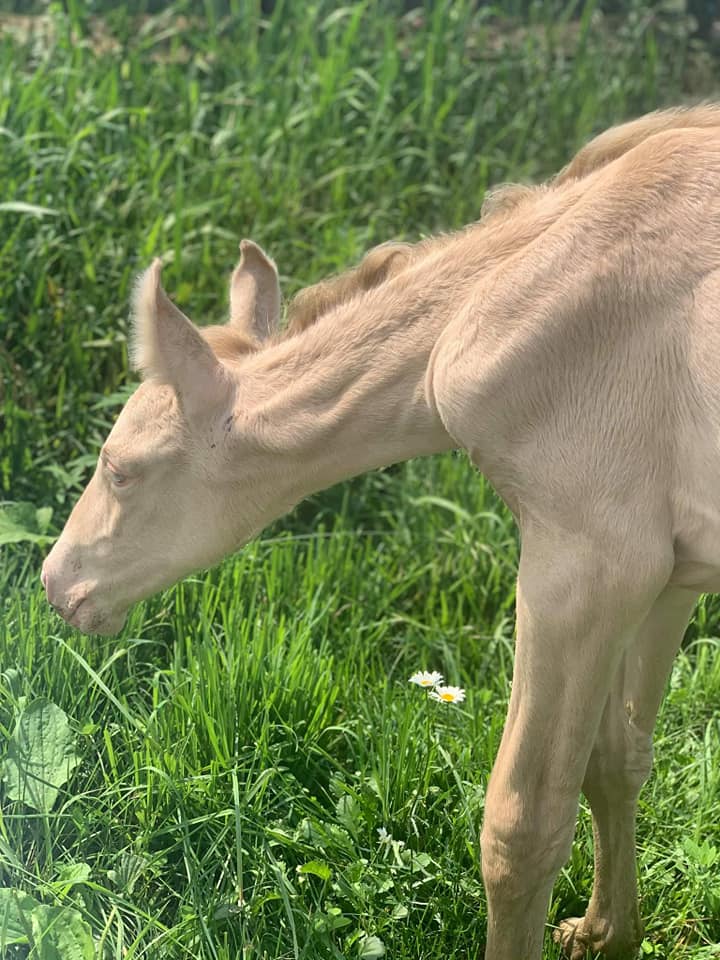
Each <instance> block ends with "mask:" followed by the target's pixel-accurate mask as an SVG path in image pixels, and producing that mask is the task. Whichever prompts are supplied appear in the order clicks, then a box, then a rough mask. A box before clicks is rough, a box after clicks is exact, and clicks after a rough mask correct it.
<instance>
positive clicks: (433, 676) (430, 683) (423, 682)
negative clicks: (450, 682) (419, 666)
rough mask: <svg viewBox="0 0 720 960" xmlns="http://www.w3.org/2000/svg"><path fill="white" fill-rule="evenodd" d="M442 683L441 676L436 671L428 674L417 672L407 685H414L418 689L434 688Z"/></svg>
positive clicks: (424, 671)
mask: <svg viewBox="0 0 720 960" xmlns="http://www.w3.org/2000/svg"><path fill="white" fill-rule="evenodd" d="M442 682H443V675H442V674H441V673H438V672H437V670H433V671H432V672H430V671H429V670H418V672H417V673H414V674H413V675H412V676H411V677H410V679H409V680H408V683H416V684H417V685H418V686H419V687H436V686H437V685H438V684H439V683H442Z"/></svg>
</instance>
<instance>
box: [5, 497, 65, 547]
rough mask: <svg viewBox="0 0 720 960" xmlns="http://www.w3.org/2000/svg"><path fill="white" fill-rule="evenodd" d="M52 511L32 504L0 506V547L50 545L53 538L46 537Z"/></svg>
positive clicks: (22, 503) (6, 504)
mask: <svg viewBox="0 0 720 960" xmlns="http://www.w3.org/2000/svg"><path fill="white" fill-rule="evenodd" d="M51 516H52V509H51V508H50V507H40V508H39V509H38V508H36V507H35V505H34V504H32V503H24V502H21V503H3V504H1V505H0V546H2V545H3V544H5V543H19V542H20V541H21V540H30V541H31V542H32V543H40V544H43V543H51V542H52V541H53V540H54V539H55V537H51V536H48V534H47V529H48V526H49V524H50V518H51Z"/></svg>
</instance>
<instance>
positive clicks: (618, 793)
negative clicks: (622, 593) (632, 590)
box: [555, 587, 697, 960]
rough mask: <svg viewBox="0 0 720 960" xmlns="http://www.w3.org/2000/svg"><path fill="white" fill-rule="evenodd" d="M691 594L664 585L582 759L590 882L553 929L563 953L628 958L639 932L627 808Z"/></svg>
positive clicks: (647, 753) (631, 820)
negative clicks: (583, 903)
mask: <svg viewBox="0 0 720 960" xmlns="http://www.w3.org/2000/svg"><path fill="white" fill-rule="evenodd" d="M696 600H697V595H696V594H694V593H691V592H689V591H687V590H681V589H678V588H675V587H667V588H666V589H665V590H664V591H663V593H662V594H661V595H660V596H659V597H658V599H657V601H656V602H655V604H654V606H653V607H652V609H651V610H650V612H649V614H648V616H647V618H646V619H645V621H644V622H643V624H642V626H641V627H640V629H639V631H638V633H637V637H636V638H635V640H634V642H633V643H632V645H631V646H630V647H629V648H628V650H627V652H626V653H625V656H624V657H623V660H622V663H621V664H620V667H619V668H618V671H617V675H616V677H615V680H614V684H613V688H612V691H611V693H610V696H609V697H608V700H607V703H606V705H605V711H604V713H603V717H602V720H601V723H600V728H599V730H598V735H597V739H596V741H595V745H594V747H593V751H592V754H591V756H590V760H589V762H588V767H587V771H586V774H585V779H584V782H583V793H584V794H585V796H586V797H587V798H588V800H589V801H590V807H591V809H592V814H593V834H594V840H595V882H594V885H593V892H592V896H591V898H590V903H589V905H588V909H587V913H586V914H585V916H584V917H582V918H573V919H570V920H565V921H564V922H563V923H561V924H560V928H559V930H557V931H556V934H555V939H556V940H557V941H558V942H559V943H562V945H563V947H564V949H565V952H566V954H567V955H568V956H569V957H570V958H571V960H581V958H584V957H585V955H586V952H587V951H591V952H592V953H597V952H603V953H604V954H605V955H606V956H609V957H613V958H616V957H617V958H621V957H622V958H625V957H633V956H634V955H635V953H636V951H637V948H638V946H639V944H640V940H641V939H642V924H641V922H640V915H639V911H638V896H637V880H636V872H635V814H636V808H637V798H638V794H639V792H640V788H641V787H642V785H643V784H644V783H645V781H646V780H647V778H648V776H649V774H650V769H651V767H652V730H653V727H654V725H655V716H656V714H657V711H658V708H659V706H660V701H661V699H662V695H663V692H664V689H665V682H666V680H667V676H668V673H669V671H670V667H671V665H672V661H673V658H674V656H675V654H676V652H677V649H678V647H679V645H680V641H681V640H682V636H683V633H684V631H685V627H686V626H687V622H688V618H689V616H690V614H691V612H692V609H693V607H694V605H695V601H696Z"/></svg>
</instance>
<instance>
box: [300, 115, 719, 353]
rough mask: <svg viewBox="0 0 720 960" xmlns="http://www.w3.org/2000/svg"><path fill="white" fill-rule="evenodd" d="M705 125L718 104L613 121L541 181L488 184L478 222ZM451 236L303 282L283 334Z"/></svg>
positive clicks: (394, 248) (375, 255) (389, 247)
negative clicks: (669, 135) (662, 136)
mask: <svg viewBox="0 0 720 960" xmlns="http://www.w3.org/2000/svg"><path fill="white" fill-rule="evenodd" d="M706 127H720V104H712V103H706V104H700V105H698V106H691V107H674V108H672V109H668V110H656V111H655V112H654V113H650V114H647V115H646V116H643V117H640V118H639V119H637V120H631V121H629V122H627V123H622V124H619V125H618V126H615V127H611V128H610V129H609V130H605V131H604V132H603V133H600V134H599V135H598V136H596V137H594V138H593V139H592V140H590V142H589V143H587V144H585V146H583V147H581V149H580V150H579V151H578V152H577V153H576V154H575V156H574V157H573V158H572V160H571V161H570V162H569V163H568V164H567V165H566V166H565V167H563V168H562V169H561V170H560V171H559V172H558V173H557V174H555V176H554V177H551V178H550V179H549V180H548V181H546V182H545V183H542V184H536V185H531V184H521V183H503V184H499V185H498V186H495V187H492V188H491V189H490V190H488V192H487V194H486V195H485V198H484V200H483V203H482V207H481V211H480V221H479V224H480V225H482V224H483V223H486V222H492V223H496V222H497V221H498V219H505V218H508V217H511V216H515V215H517V216H520V215H521V212H522V209H523V207H525V206H526V205H527V204H529V203H532V202H533V201H535V200H536V199H538V198H539V197H541V196H543V195H545V194H547V193H548V192H550V191H554V190H557V189H558V188H560V187H562V186H565V185H567V184H569V183H573V182H576V181H578V180H582V179H583V178H585V177H587V176H589V175H590V174H591V173H594V172H595V171H596V170H599V169H601V168H602V167H605V166H607V165H608V164H610V163H612V162H613V161H614V160H617V159H618V158H619V157H621V156H623V154H625V153H627V152H628V151H629V150H632V149H633V148H634V147H636V146H638V145H639V144H640V143H642V142H643V141H644V140H647V139H648V138H649V137H652V136H654V135H655V134H658V133H664V132H666V131H669V130H681V129H688V128H706ZM471 226H473V225H472V224H471ZM452 236H453V234H450V235H447V234H445V235H439V236H435V237H430V238H429V239H426V240H422V241H420V242H419V243H416V244H409V243H394V242H391V243H384V244H381V245H380V246H378V247H373V249H372V250H370V251H369V253H367V254H366V255H365V257H364V258H363V259H362V260H361V261H360V263H359V264H358V266H356V267H353V268H351V269H350V270H347V271H345V272H344V273H340V274H338V275H337V276H335V277H330V278H329V279H327V280H322V281H321V282H320V283H316V284H313V285H312V286H309V287H306V288H305V289H303V290H301V291H300V292H299V293H297V294H296V295H295V297H294V298H293V299H292V300H291V301H290V303H289V304H288V311H287V320H288V322H287V326H286V329H285V331H284V333H283V337H290V336H294V335H295V334H297V333H300V332H301V331H302V330H305V329H306V328H307V327H309V326H311V325H312V324H313V323H315V322H316V321H317V320H318V319H319V318H320V317H322V316H323V315H325V314H327V313H328V312H329V311H331V310H332V309H334V308H335V307H337V306H340V305H341V304H343V303H347V302H348V301H350V300H352V299H354V298H355V297H357V296H360V295H361V294H363V293H366V292H367V291H368V290H371V289H372V288H374V287H378V286H380V285H381V284H383V283H384V282H385V281H386V280H389V279H390V278H391V277H395V276H397V275H398V274H399V273H401V272H402V271H403V270H405V269H406V268H407V267H408V266H409V265H410V264H412V263H416V262H417V261H418V260H419V259H420V258H422V257H423V256H425V255H426V254H427V253H429V252H430V251H431V250H433V251H434V250H436V249H437V248H438V247H439V246H441V245H442V244H443V243H444V242H447V241H448V240H449V239H450V238H451V237H452Z"/></svg>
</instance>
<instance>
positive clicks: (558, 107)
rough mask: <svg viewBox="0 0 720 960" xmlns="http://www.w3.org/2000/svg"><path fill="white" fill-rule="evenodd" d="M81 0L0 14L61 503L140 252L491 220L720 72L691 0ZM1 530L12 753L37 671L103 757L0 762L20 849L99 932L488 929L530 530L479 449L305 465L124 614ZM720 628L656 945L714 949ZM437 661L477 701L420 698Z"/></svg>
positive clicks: (23, 445) (9, 239)
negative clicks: (59, 581) (224, 539)
mask: <svg viewBox="0 0 720 960" xmlns="http://www.w3.org/2000/svg"><path fill="white" fill-rule="evenodd" d="M69 9H70V11H71V13H70V15H68V16H65V15H63V14H61V13H59V12H57V11H56V12H55V13H54V14H53V23H54V40H53V41H52V42H51V43H47V42H40V41H38V40H37V39H35V40H32V39H31V40H29V41H27V42H25V41H23V40H22V39H17V38H16V39H8V38H7V37H6V36H3V37H2V38H0V77H2V78H3V80H2V83H0V140H1V142H2V149H0V185H2V186H1V188H0V192H1V194H2V195H1V196H0V331H1V335H0V369H2V373H3V380H2V393H1V394H0V417H2V429H1V430H0V491H1V494H0V496H1V497H2V498H4V499H7V500H11V501H29V502H31V503H33V504H34V505H35V507H38V508H42V507H52V508H53V510H54V518H53V528H52V529H54V530H57V529H58V528H59V526H61V525H62V522H63V519H64V517H65V516H66V514H67V512H68V510H69V508H70V505H71V503H72V502H73V500H74V498H75V497H76V495H77V492H78V491H79V489H81V487H82V484H83V483H84V481H85V480H86V478H87V475H88V468H89V465H90V463H91V462H92V461H93V459H94V457H95V456H96V453H97V449H98V446H99V443H100V441H101V439H102V437H103V435H104V433H105V431H106V430H107V427H108V424H109V423H110V422H111V420H112V417H113V416H114V414H115V412H116V410H117V408H118V402H119V400H120V399H121V397H122V395H124V393H123V391H124V387H123V385H124V384H125V383H126V378H127V359H126V348H125V332H126V329H127V324H126V314H127V302H128V294H129V289H130V285H131V283H132V280H133V277H134V276H135V274H136V273H137V272H138V271H139V270H140V269H141V267H142V266H144V265H146V264H147V263H148V262H149V260H150V258H151V257H152V256H154V255H158V254H160V255H162V256H164V257H165V258H166V259H167V260H168V261H170V266H169V267H168V269H167V270H166V282H167V285H168V288H169V289H170V290H172V291H173V292H174V293H175V295H176V297H177V299H178V300H179V301H180V303H181V304H182V305H183V307H185V308H186V309H187V311H188V312H189V313H190V315H191V316H193V317H194V318H195V319H196V320H198V321H199V322H208V321H210V320H217V319H218V318H221V317H222V316H223V315H224V312H225V309H226V308H225V292H224V291H225V284H226V280H227V275H228V272H229V270H230V268H231V267H232V266H233V264H234V261H235V258H236V254H237V242H238V239H239V238H240V237H241V236H251V237H253V238H254V239H256V240H258V241H259V242H261V243H262V244H263V245H265V246H266V247H267V248H268V249H269V250H270V252H271V253H272V254H273V255H274V256H275V257H276V259H277V261H278V264H279V266H280V270H281V273H282V275H283V280H284V286H285V290H286V292H288V293H289V292H292V291H294V290H295V289H297V288H298V287H299V286H301V285H303V284H305V283H307V282H310V281H312V280H315V279H317V278H318V277H320V276H323V275H325V274H327V273H328V272H330V271H333V270H336V269H339V268H341V267H343V266H346V265H348V264H350V263H352V262H353V261H355V260H356V259H357V258H358V257H359V256H360V255H361V253H362V251H363V250H364V249H365V248H366V247H367V246H369V245H371V244H372V243H375V242H378V241H381V240H386V239H389V238H390V237H406V238H409V239H413V238H416V237H418V236H420V235H421V234H423V233H429V232H431V231H435V230H438V229H445V228H452V227H454V226H459V225H460V224H462V223H464V222H467V221H469V220H471V219H474V218H475V217H476V216H477V214H478V211H479V208H480V204H481V201H482V197H483V194H484V191H485V189H486V187H487V186H488V185H489V184H491V183H494V182H498V181H502V180H507V179H526V178H527V179H530V178H538V177H542V176H545V175H548V174H550V173H551V172H552V171H553V170H555V169H557V168H558V167H559V166H560V165H561V164H562V163H564V162H565V161H566V160H567V158H568V157H569V156H570V154H571V152H572V150H573V149H574V148H575V147H576V146H577V145H578V144H579V143H580V142H582V141H583V140H584V139H585V138H586V137H588V136H589V135H590V134H591V133H592V132H595V131H596V130H599V129H601V128H602V127H604V126H606V125H608V124H609V123H611V122H614V121H617V120H620V119H622V118H624V117H626V116H628V115H631V114H635V113H639V112H642V111H643V110H646V109H651V108H653V107H655V106H658V105H660V104H663V103H666V102H677V101H678V100H679V99H681V98H683V97H685V96H687V95H689V94H693V95H711V94H712V93H713V87H712V75H713V72H712V64H711V62H710V61H709V60H708V59H707V57H706V55H705V54H703V53H702V52H701V51H692V49H691V48H690V47H688V45H687V43H686V42H685V30H686V25H685V24H684V22H683V21H682V20H681V19H673V16H670V17H669V18H667V19H663V18H662V17H658V16H655V17H650V16H649V15H648V11H647V10H646V9H645V8H644V7H642V6H641V5H631V6H630V7H629V9H628V11H627V12H626V13H625V14H623V15H622V16H618V17H617V18H616V19H614V20H612V21H610V20H608V19H607V18H605V19H604V20H603V19H602V18H600V17H599V14H598V12H597V10H596V9H594V7H593V6H590V7H588V8H587V9H586V11H585V13H584V14H583V15H582V16H581V17H580V18H579V19H576V20H573V19H571V18H570V17H569V15H568V14H567V12H564V11H563V10H562V9H561V8H559V7H556V8H552V7H551V6H549V5H546V6H533V7H532V8H531V10H530V12H529V13H528V15H527V17H526V18H525V19H524V20H523V21H522V22H521V21H519V20H518V21H515V20H512V19H510V18H507V17H506V18H502V17H500V16H499V15H498V12H497V10H494V9H493V8H483V9H480V10H476V9H475V6H474V5H473V4H471V3H469V2H464V0H460V2H457V3H453V4H451V5H449V4H441V3H438V4H435V5H434V9H433V8H432V7H428V8H427V9H426V10H420V11H414V12H411V13H409V14H407V15H405V14H402V13H401V8H400V6H397V7H393V5H391V4H384V5H379V4H373V3H363V4H357V3H353V4H349V5H347V6H344V7H337V6H336V5H334V4H330V3H315V4H311V5H308V4H299V3H290V2H285V3H283V2H280V3H278V4H277V5H276V8H275V12H274V14H273V15H272V17H270V18H267V19H265V20H262V19H261V18H260V17H259V14H258V10H257V9H256V7H255V5H253V4H251V3H245V2H242V3H241V2H235V3H232V2H231V3H230V4H229V5H227V4H226V5H225V10H224V12H218V11H219V5H218V6H216V5H213V4H211V3H209V2H208V3H206V4H203V5H202V6H200V5H197V4H196V5H194V7H193V9H194V11H195V14H194V16H195V19H193V20H191V21H190V22H188V21H184V22H183V21H179V20H178V19H177V16H176V14H177V13H178V11H180V12H182V9H184V8H178V7H173V8H170V9H169V10H168V11H167V12H166V13H165V14H162V15H160V16H158V17H156V18H153V19H149V20H143V21H142V23H141V24H139V23H138V21H135V20H134V19H132V18H131V17H130V16H129V14H128V13H127V12H125V10H124V9H117V10H115V11H112V12H111V13H109V14H108V16H107V18H106V20H105V31H106V32H105V34H104V35H103V36H106V35H107V34H108V33H109V34H111V35H112V37H114V38H115V43H116V44H117V46H115V47H113V49H112V51H111V52H108V49H106V48H104V47H103V46H102V43H101V42H99V41H98V34H97V24H96V23H95V22H94V21H92V20H91V19H90V18H88V17H87V16H86V14H85V12H84V9H82V8H81V5H80V4H78V3H71V4H69ZM198 9H201V10H202V15H198V14H197V10H198ZM93 31H95V32H93ZM103 42H104V41H103ZM708 78H709V79H708ZM3 204H5V206H3ZM18 204H25V205H32V206H18ZM0 550H2V555H1V560H0V598H1V602H2V604H3V616H2V620H1V621H0V674H1V676H0V738H1V739H2V742H1V743H0V757H1V756H2V754H3V753H4V752H5V750H6V743H7V742H8V741H9V740H10V738H11V736H12V733H13V730H14V728H15V724H16V722H17V719H18V717H19V716H20V715H21V714H22V711H23V709H24V707H25V706H27V704H29V703H31V702H33V701H35V700H37V699H39V698H48V699H49V700H51V701H52V702H53V703H55V704H57V705H58V706H59V707H61V708H62V709H63V710H64V711H65V712H66V713H67V714H68V716H69V717H70V720H71V725H72V729H73V731H74V737H75V745H76V749H77V751H78V752H79V754H80V756H81V759H82V762H81V764H80V766H79V767H78V768H77V769H76V770H75V772H74V773H73V776H72V778H71V779H70V780H69V781H68V782H67V783H66V784H64V785H63V787H62V789H61V792H60V796H59V798H58V800H57V802H56V803H55V805H54V806H53V808H52V810H51V811H50V812H49V813H47V812H46V813H39V812H35V811H33V810H32V809H30V808H29V807H27V806H24V805H23V804H21V803H20V802H18V801H16V800H13V799H12V797H11V796H10V795H9V792H8V790H7V788H5V790H4V792H3V790H2V788H0V886H13V887H15V888H18V889H21V890H23V891H26V892H27V893H29V894H31V895H32V896H34V897H35V898H36V899H37V900H39V901H42V902H43V903H45V904H47V905H48V906H50V907H59V908H66V909H69V908H74V909H76V910H78V911H79V913H80V915H81V916H82V918H83V920H84V921H85V922H86V923H87V924H88V925H89V929H90V930H91V932H92V936H93V938H94V941H95V944H96V947H95V949H96V954H97V956H98V957H99V958H103V960H105V958H108V960H109V958H113V960H114V958H117V960H120V958H125V960H132V958H140V957H142V958H152V960H155V958H157V960H160V958H173V960H174V958H178V960H179V958H183V960H185V958H188V960H189V958H193V960H226V958H227V960H235V958H238V957H242V958H248V960H249V958H258V960H259V958H268V960H279V958H286V957H287V958H293V957H294V958H307V960H310V958H312V960H315V958H325V957H327V958H345V957H347V958H352V957H360V956H363V955H364V956H366V957H370V956H373V955H378V951H379V948H378V947H377V944H376V941H373V940H372V939H371V938H372V937H376V938H379V939H380V940H382V942H383V943H384V944H385V947H386V949H387V956H388V957H397V958H408V960H415V958H422V960H436V958H437V960H440V958H447V957H455V958H458V960H459V958H461V957H467V956H472V955H475V953H477V952H478V951H479V950H480V947H481V945H482V943H483V940H484V930H485V900H484V895H483V891H482V883H481V876H480V871H479V866H478V833H479V828H480V823H481V819H482V810H483V798H484V790H485V785H486V783H487V778H488V775H489V772H490V769H491V766H492V762H493V757H494V754H495V751H496V749H497V745H498V743H499V738H500V734H501V731H502V724H503V719H504V712H505V708H506V704H507V697H508V690H509V681H510V676H511V665H512V637H513V602H514V595H513V590H514V575H515V564H516V560H517V542H516V536H515V531H514V528H513V525H512V523H511V520H510V518H509V516H508V514H507V512H506V511H505V510H504V508H503V507H502V505H501V504H499V502H498V501H497V499H496V498H495V497H494V495H493V494H492V491H490V490H489V489H488V487H487V486H486V485H485V484H484V483H483V482H482V481H481V480H480V479H479V478H478V477H477V475H476V474H475V473H474V472H473V471H472V469H471V467H470V466H469V464H468V463H467V461H466V459H465V458H464V457H463V456H460V455H454V456H446V457H441V458H437V459H435V460H428V461H423V462H411V463H409V464H406V465H403V466H400V467H397V468H393V469H391V470H387V471H385V472H383V473H379V474H375V475H372V476H368V477H365V478H359V479H357V480H354V481H352V482H350V483H348V484H345V485H343V486H341V487H337V488H334V489H333V490H330V491H326V492H325V493H321V494H319V495H317V496H316V497H313V498H311V499H310V500H308V501H306V502H305V503H303V504H302V505H301V506H300V507H299V508H298V509H297V510H296V511H295V513H294V514H293V515H292V517H290V518H288V519H287V520H285V521H283V522H281V523H278V524H277V525H276V526H275V527H274V528H273V529H271V530H269V531H267V532H266V534H265V535H264V536H263V537H262V538H261V539H260V540H258V541H257V542H255V543H253V544H251V545H250V546H249V547H248V548H247V549H246V550H245V551H243V553H242V554H240V555H238V556H237V557H235V558H232V559H230V560H228V561H227V562H226V563H225V564H223V565H222V566H221V567H220V568H218V569H217V570H215V571H212V572H211V573H209V574H207V575H203V576H199V577H196V578H192V579H191V580H189V581H187V582H185V583H184V584H182V585H180V586H179V587H177V588H176V589H174V590H171V591H168V592H167V593H166V594H165V595H163V596H161V597H157V598H155V599H153V600H151V601H149V602H147V603H146V604H142V605H140V606H139V607H137V608H136V609H135V610H134V612H133V614H132V616H131V619H130V621H129V623H128V625H127V626H126V628H125V630H124V631H123V633H122V635H121V636H120V637H118V638H116V639H113V640H111V641H99V640H98V639H97V638H95V639H88V638H85V637H81V636H79V635H78V634H76V633H75V632H73V631H72V630H70V629H69V628H67V627H66V626H64V625H63V624H62V623H61V622H60V620H59V619H58V618H57V617H55V616H54V615H53V614H52V613H51V611H50V610H49V608H48V607H47V605H46V603H45V601H44V599H43V597H42V596H41V592H40V590H39V587H38V580H37V578H38V572H39V565H40V561H41V551H40V549H39V548H38V547H37V546H33V545H32V544H29V543H18V544H15V545H12V546H9V547H0ZM719 636H720V608H719V607H718V604H717V602H716V601H714V600H711V599H708V600H706V601H704V602H703V604H702V605H701V606H700V608H699V610H698V613H697V615H696V618H695V620H694V623H693V625H692V626H691V629H690V631H689V632H688V637H687V640H686V644H685V646H684V649H683V652H682V654H681V655H680V657H679V658H678V661H677V664H676V667H675V670H674V673H673V677H672V682H671V684H670V690H669V694H668V697H667V700H666V702H665V705H664V707H663V710H662V715H661V719H660V725H659V728H658V736H657V764H656V773H655V775H654V777H653V779H652V780H651V782H650V784H649V785H648V786H647V788H646V789H645V791H644V792H643V795H642V804H641V807H642V809H641V825H640V837H639V845H640V858H641V864H640V877H641V886H642V892H643V914H644V916H645V918H646V922H647V939H646V944H645V947H644V949H645V952H646V954H647V955H648V956H654V957H659V958H667V960H681V958H682V960H688V958H693V960H694V958H698V960H699V958H703V957H711V956H718V955H720V946H718V944H719V943H720V881H719V880H718V867H719V865H720V725H719V724H718V715H717V710H716V705H717V703H718V698H719V697H720V657H718V656H717V647H718V645H719V644H720V640H719V639H718V637H719ZM419 668H428V669H440V670H442V671H443V673H444V674H445V676H446V677H447V678H448V680H449V681H450V682H452V683H457V684H459V685H461V686H464V687H465V688H466V689H467V692H468V699H467V701H466V703H465V704H463V705H462V706H460V707H451V708H446V707H442V706H440V705H438V704H434V703H431V702H429V701H427V700H426V698H425V696H424V694H423V693H422V692H421V691H419V690H416V689H412V688H410V687H409V686H408V683H407V678H408V676H409V675H410V674H411V673H412V672H414V671H415V670H416V669H419ZM381 828H384V829H385V830H387V831H388V833H389V835H390V836H391V837H392V840H389V839H387V840H385V841H383V840H382V838H381V836H380V834H379V833H378V831H379V830H380V829H381ZM591 865H592V848H591V835H590V827H589V818H588V815H587V812H586V811H585V810H583V812H582V815H581V819H580V824H579V829H578V837H577V841H576V844H575V846H574V848H573V854H572V858H571V860H570V861H569V863H568V865H567V867H566V869H565V870H564V871H563V872H562V874H561V876H560V878H559V879H558V882H557V885H556V888H555V893H554V898H553V902H552V907H551V913H550V923H551V924H552V923H553V922H555V921H556V920H559V919H561V918H562V917H564V916H567V915H569V914H576V913H577V912H578V911H579V910H582V908H583V905H584V903H585V901H586V900H587V897H588V894H589V889H590V882H591ZM65 915H67V914H65ZM2 929H3V921H2V917H1V916H0V942H1V938H2ZM42 949H43V948H42V947H38V948H37V949H36V950H34V952H32V953H31V954H30V956H32V958H33V960H40V958H41V957H44V956H46V954H45V953H42ZM0 955H2V948H0ZM5 955H7V956H8V957H11V958H12V957H18V958H19V957H26V956H27V955H28V949H27V948H26V947H22V946H20V947H17V948H16V947H9V948H7V950H6V953H5ZM555 955H556V952H555V948H554V947H553V946H552V945H551V944H550V942H549V938H548V944H547V951H546V956H547V957H554V956H555ZM63 960H66V958H65V957H63ZM67 960H71V958H70V957H69V956H68V957H67Z"/></svg>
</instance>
